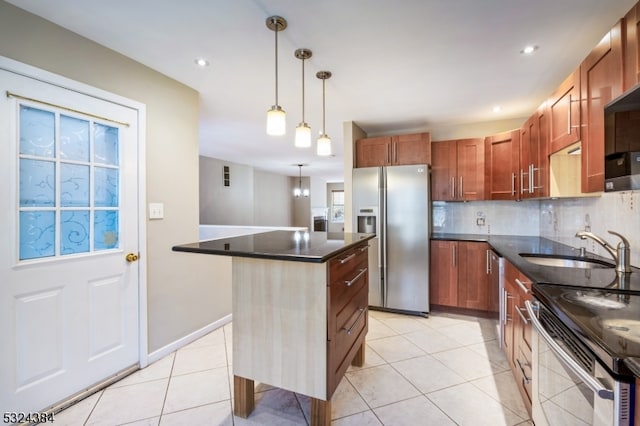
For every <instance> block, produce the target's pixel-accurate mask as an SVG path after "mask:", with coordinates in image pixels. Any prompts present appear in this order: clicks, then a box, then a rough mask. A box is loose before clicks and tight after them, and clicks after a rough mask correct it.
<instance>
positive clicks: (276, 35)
mask: <svg viewBox="0 0 640 426" xmlns="http://www.w3.org/2000/svg"><path fill="white" fill-rule="evenodd" d="M274 25H275V31H274V33H275V37H276V105H279V104H278V31H279V28H278V21H277V20H276V19H274Z"/></svg>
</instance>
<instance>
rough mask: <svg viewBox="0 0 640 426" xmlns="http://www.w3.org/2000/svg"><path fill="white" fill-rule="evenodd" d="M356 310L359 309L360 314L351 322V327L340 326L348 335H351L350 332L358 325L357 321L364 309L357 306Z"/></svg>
mask: <svg viewBox="0 0 640 426" xmlns="http://www.w3.org/2000/svg"><path fill="white" fill-rule="evenodd" d="M358 311H360V314H359V315H358V318H356V320H355V321H354V322H353V324H352V325H351V327H349V328H346V327H342V329H343V330H344V331H346V332H347V335H348V336H350V335H351V332H352V331H353V329H354V328H355V327H356V325H358V323H359V322H360V320H361V319H362V317H363V315H364V313H365V309H364V308H358Z"/></svg>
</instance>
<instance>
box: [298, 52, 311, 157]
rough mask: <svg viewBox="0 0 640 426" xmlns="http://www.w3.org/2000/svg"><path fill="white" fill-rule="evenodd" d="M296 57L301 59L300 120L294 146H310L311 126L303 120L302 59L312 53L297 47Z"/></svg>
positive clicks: (307, 57)
mask: <svg viewBox="0 0 640 426" xmlns="http://www.w3.org/2000/svg"><path fill="white" fill-rule="evenodd" d="M294 54H295V56H296V58H298V59H300V60H302V121H301V122H300V124H298V127H296V138H295V146H297V147H298V148H309V147H310V146H311V127H309V125H308V124H307V123H306V122H305V121H304V61H305V59H309V58H310V57H311V55H312V53H311V50H309V49H298V50H296V51H295V53H294Z"/></svg>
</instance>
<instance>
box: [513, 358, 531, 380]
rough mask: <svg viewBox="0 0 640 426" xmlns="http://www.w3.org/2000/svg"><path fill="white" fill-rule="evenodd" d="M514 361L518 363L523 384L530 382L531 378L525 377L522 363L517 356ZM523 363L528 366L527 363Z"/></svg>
mask: <svg viewBox="0 0 640 426" xmlns="http://www.w3.org/2000/svg"><path fill="white" fill-rule="evenodd" d="M516 363H517V364H518V368H519V369H520V374H521V375H522V380H523V381H524V384H525V385H528V384H529V383H531V379H530V378H529V377H527V375H526V374H525V373H524V368H523V367H522V363H521V362H520V360H519V359H518V358H516ZM525 365H526V366H529V364H525Z"/></svg>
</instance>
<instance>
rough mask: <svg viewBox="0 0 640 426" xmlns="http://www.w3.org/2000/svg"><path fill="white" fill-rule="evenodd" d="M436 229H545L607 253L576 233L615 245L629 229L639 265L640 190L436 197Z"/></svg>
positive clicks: (553, 237)
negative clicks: (521, 197) (520, 197)
mask: <svg viewBox="0 0 640 426" xmlns="http://www.w3.org/2000/svg"><path fill="white" fill-rule="evenodd" d="M432 210H433V216H432V228H433V232H434V233H453V234H482V235H531V236H537V235H540V236H542V237H545V238H549V239H551V240H554V241H558V242H561V243H564V244H568V245H571V246H574V247H586V248H587V251H590V252H593V253H597V254H599V255H601V256H604V257H609V254H608V253H607V252H606V251H605V250H604V249H603V248H602V247H600V245H598V244H596V243H595V242H594V241H592V240H581V239H578V238H576V237H575V233H576V232H577V231H580V230H585V229H587V230H590V231H591V232H593V233H594V234H596V235H598V236H599V237H601V238H603V239H604V240H605V241H607V242H609V243H610V244H611V245H613V246H614V247H615V246H616V245H617V244H618V241H619V239H618V237H616V236H614V235H611V234H609V233H608V231H610V230H611V231H615V232H618V233H620V234H622V235H624V236H625V237H626V238H627V240H629V243H630V246H631V264H632V265H634V266H640V191H627V192H612V193H603V194H602V195H601V196H597V197H588V198H570V199H549V200H531V201H529V200H527V201H521V202H515V201H470V202H466V203H465V202H443V201H434V202H433V207H432Z"/></svg>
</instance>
